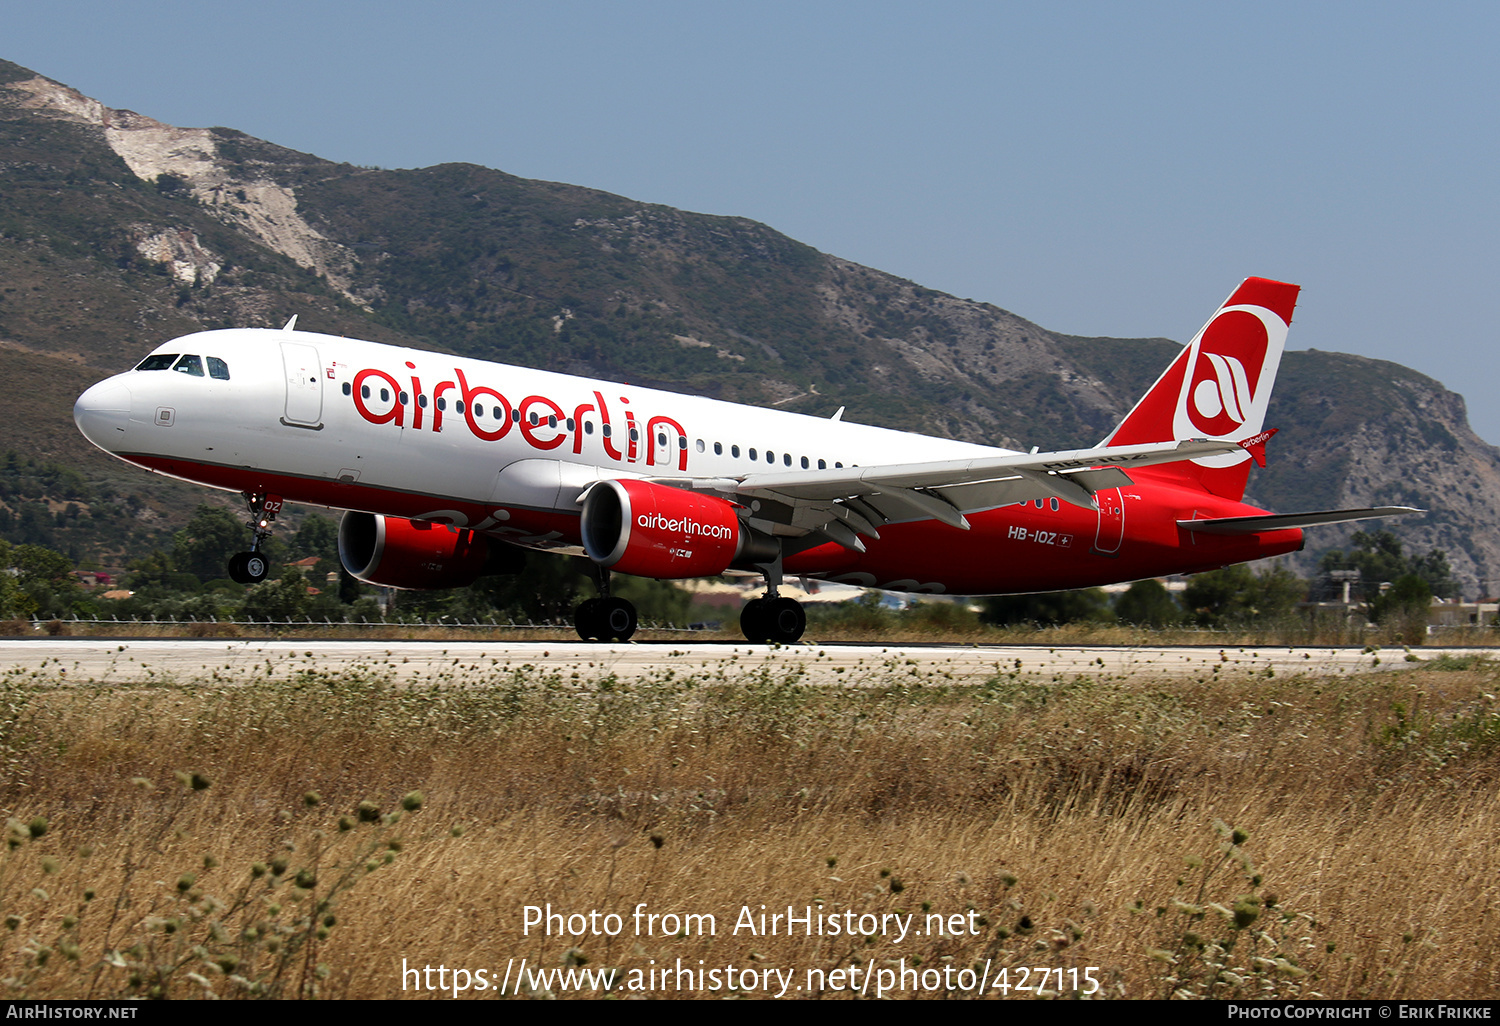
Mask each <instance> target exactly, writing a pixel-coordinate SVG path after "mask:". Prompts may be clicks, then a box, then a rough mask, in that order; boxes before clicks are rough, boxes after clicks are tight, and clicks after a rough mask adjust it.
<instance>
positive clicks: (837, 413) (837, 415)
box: [828, 406, 844, 420]
mask: <svg viewBox="0 0 1500 1026" xmlns="http://www.w3.org/2000/svg"><path fill="white" fill-rule="evenodd" d="M828 419H829V420H843V419H844V408H843V407H842V406H840V407H839V408H838V409H836V410H834V411H833V416H832V417H829V418H828Z"/></svg>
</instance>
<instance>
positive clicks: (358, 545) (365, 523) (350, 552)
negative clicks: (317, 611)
mask: <svg viewBox="0 0 1500 1026" xmlns="http://www.w3.org/2000/svg"><path fill="white" fill-rule="evenodd" d="M524 558H525V557H524V554H523V553H522V552H521V551H520V550H519V549H516V548H515V547H514V546H510V545H506V544H504V543H503V542H496V541H493V540H491V539H490V538H487V537H485V536H484V535H480V534H475V533H474V532H473V531H466V530H461V529H459V528H455V527H449V526H448V525H446V524H432V523H427V522H426V521H421V520H404V519H402V518H400V517H386V516H379V515H377V514H374V513H358V512H355V511H353V510H351V511H349V512H348V513H345V514H344V518H343V520H341V521H340V522H339V559H340V561H342V562H343V564H344V569H345V570H348V571H349V572H350V573H351V574H353V575H354V576H355V577H357V578H358V579H360V580H361V581H364V582H365V583H366V584H377V585H380V586H382V587H386V588H407V589H414V590H434V589H438V588H462V587H464V586H465V585H469V584H473V583H474V582H475V581H476V580H478V579H479V578H481V577H485V576H488V575H490V574H502V573H515V572H517V571H518V570H519V569H520V568H521V565H522V563H523V561H524Z"/></svg>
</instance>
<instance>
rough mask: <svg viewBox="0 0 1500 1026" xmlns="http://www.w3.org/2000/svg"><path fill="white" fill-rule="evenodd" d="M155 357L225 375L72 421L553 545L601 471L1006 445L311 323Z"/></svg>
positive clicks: (208, 471) (203, 478)
mask: <svg viewBox="0 0 1500 1026" xmlns="http://www.w3.org/2000/svg"><path fill="white" fill-rule="evenodd" d="M153 356H155V357H157V360H156V362H157V363H161V364H173V363H176V364H180V363H181V359H180V358H181V357H182V356H196V357H199V358H200V359H201V360H202V361H204V362H205V364H208V361H209V358H210V357H212V358H213V359H214V360H215V361H219V364H220V366H221V367H222V368H223V369H226V370H227V374H228V377H227V379H225V378H223V377H215V376H214V375H213V372H212V371H211V370H205V371H204V372H203V373H201V374H194V373H187V372H184V371H182V370H175V369H171V368H170V367H167V368H165V369H157V370H131V371H127V372H125V373H123V374H118V375H115V376H114V377H111V378H109V379H107V380H105V381H102V382H100V383H99V384H97V385H95V386H94V387H93V388H91V389H89V390H88V392H86V393H85V394H84V395H83V396H82V397H80V399H79V400H78V405H77V407H76V410H75V416H76V418H77V420H78V424H79V427H80V428H81V429H82V430H83V432H84V434H85V435H86V436H87V437H88V438H89V439H90V440H91V441H93V442H94V443H95V444H97V445H99V446H100V447H101V448H103V449H105V450H107V451H109V452H111V453H114V454H115V455H117V456H120V457H121V458H123V459H126V460H129V461H131V462H134V463H139V464H141V465H143V466H147V467H150V468H151V469H154V470H157V471H159V472H163V473H168V474H171V475H173V476H177V477H182V478H184V479H187V480H191V481H195V482H198V483H202V484H208V485H211V486H214V487H220V488H226V489H231V490H236V491H241V490H247V489H249V490H254V489H255V488H256V485H255V484H254V483H253V479H254V478H255V477H256V474H257V472H259V473H260V474H262V475H264V476H265V488H266V489H267V490H271V491H275V492H277V493H279V494H284V495H285V497H286V498H287V499H290V500H292V501H299V502H311V503H316V504H319V505H327V506H332V507H337V508H343V509H358V510H364V511H367V512H373V513H388V514H389V513H398V514H400V515H406V516H411V517H421V518H425V519H431V520H438V521H443V522H446V523H450V524H452V525H454V526H456V527H471V528H475V529H478V530H486V531H491V532H494V533H497V534H500V535H503V536H507V537H508V539H509V540H512V541H515V542H517V543H519V544H523V545H533V546H538V547H544V548H561V549H569V550H574V549H575V548H576V546H577V544H578V539H577V532H576V530H572V531H569V530H567V529H566V525H565V522H563V521H560V520H558V519H557V518H559V517H561V518H569V519H576V517H577V514H578V505H577V499H578V496H579V494H580V493H581V492H582V491H583V490H584V489H585V488H586V487H587V486H588V485H590V484H592V483H593V482H594V481H596V480H600V479H608V478H628V477H659V478H671V477H684V476H688V477H693V478H700V479H701V478H716V477H737V476H743V475H745V474H749V473H755V472H765V471H779V472H786V471H789V470H790V471H794V472H795V471H797V470H801V469H806V470H817V469H820V468H833V467H836V466H844V467H850V466H869V465H876V464H893V463H903V462H917V461H930V460H941V459H957V458H962V457H968V456H975V455H985V454H989V455H993V454H997V453H1004V452H1008V451H1009V450H1004V449H996V448H991V447H987V446H980V445H974V444H972V443H967V442H958V441H952V440H946V439H938V438H930V437H925V436H920V435H913V434H907V433H904V432H900V431H892V430H888V429H884V428H877V427H869V426H866V425H860V424H852V423H847V422H843V421H834V420H825V419H821V418H816V417H808V416H804V415H801V414H795V413H787V412H783V411H779V410H768V409H761V408H757V407H750V406H742V405H738V404H734V403H726V402H721V401H718V400H713V399H707V398H703V397H699V396H690V395H679V394H676V393H673V392H663V391H660V390H657V389H650V388H640V387H636V386H633V385H623V384H618V383H614V382H605V381H598V380H592V379H587V378H579V377H573V376H570V375H564V374H555V373H550V372H547V371H538V370H529V369H525V368H521V367H513V366H507V365H503V364H496V363H488V362H485V361H481V360H471V359H464V358H462V357H455V356H447V355H443V354H439V353H431V352H424V351H421V350H415V349H404V348H399V347H395V346H386V345H379V344H376V343H372V342H362V341H358V340H354V339H346V338H338V337H334V336H330V335H320V334H315V333H310V332H292V331H277V330H268V329H246V328H240V329H227V330H219V331H206V332H200V333H197V334H193V335H188V336H185V337H182V338H179V339H175V340H173V341H171V342H168V343H166V344H165V345H162V346H159V347H157V349H156V350H155V351H154V353H153ZM167 356H177V357H178V358H179V359H178V360H176V361H168V360H166V359H165V357H167ZM146 362H148V363H149V362H151V361H149V360H148V361H146ZM208 366H212V365H211V364H208ZM191 369H192V368H191V366H189V370H191ZM393 496H400V497H401V501H398V502H394V503H393V501H392V497H393ZM560 528H561V529H560Z"/></svg>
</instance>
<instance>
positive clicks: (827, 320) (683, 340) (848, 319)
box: [0, 61, 1500, 594]
mask: <svg viewBox="0 0 1500 1026" xmlns="http://www.w3.org/2000/svg"><path fill="white" fill-rule="evenodd" d="M1230 284H1232V283H1225V288H1226V289H1227V288H1228V287H1229V285H1230ZM1217 298H1218V297H1205V299H1204V306H1203V309H1202V311H1201V314H1202V315H1203V316H1207V314H1208V313H1209V312H1210V310H1211V309H1212V306H1211V304H1212V301H1213V300H1215V299H1217ZM292 314H297V315H298V317H299V322H298V323H299V324H300V325H301V326H303V327H306V328H309V329H312V330H318V331H324V332H328V333H332V334H348V335H358V336H360V337H364V338H369V339H372V340H374V341H379V342H391V343H397V344H406V345H414V346H419V347H423V348H429V349H439V350H443V351H449V352H454V353H459V354H463V355H467V356H475V357H481V358H485V359H492V360H500V361H505V362H511V363H518V364H524V365H528V366H536V367H545V368H548V369H553V370H559V371H564V372H570V373H580V374H587V375H595V376H601V377H614V378H623V379H627V380H630V381H633V382H636V383H639V384H650V385H655V386H658V387H664V388H670V389H674V390H678V391H690V392H696V393H702V394H708V395H713V396H717V397H720V398H725V399H731V400H735V401H740V402H750V403H760V404H768V405H769V404H775V405H778V406H781V407H782V408H786V409H795V410H798V411H800V412H804V413H810V414H831V413H832V412H833V411H834V410H835V409H836V408H837V407H839V406H847V407H848V408H849V413H848V414H847V416H848V417H849V418H850V419H855V420H861V421H864V422H868V423H876V424H884V425H888V426H894V427H901V428H905V429H907V430H914V431H922V432H927V433H932V434H940V435H949V436H953V437H959V438H965V439H970V440H973V441H981V442H989V443H995V444H1001V445H1008V446H1013V447H1029V446H1031V445H1040V446H1042V447H1043V448H1052V447H1067V446H1076V445H1084V444H1089V443H1092V442H1094V441H1097V440H1098V439H1099V438H1100V437H1102V436H1103V435H1104V434H1105V433H1106V432H1107V431H1108V430H1109V429H1110V428H1111V427H1112V426H1113V425H1114V423H1115V422H1116V421H1117V420H1118V419H1119V417H1120V416H1121V415H1122V414H1123V413H1124V412H1125V410H1127V409H1128V408H1129V407H1130V405H1131V404H1132V403H1133V402H1134V400H1135V399H1136V398H1137V397H1138V396H1139V395H1140V394H1141V393H1142V392H1143V391H1144V390H1145V388H1146V387H1147V386H1148V385H1149V384H1150V382H1151V381H1152V380H1153V379H1154V378H1155V376H1156V375H1157V374H1158V373H1159V372H1160V371H1161V369H1162V368H1163V367H1164V366H1165V365H1166V363H1167V362H1168V360H1169V358H1170V356H1171V353H1172V352H1173V351H1174V349H1175V347H1176V343H1173V342H1170V341H1167V340H1164V339H1154V340H1122V339H1082V338H1074V337H1069V336H1064V335H1059V334H1057V333H1054V332H1050V331H1048V330H1046V329H1045V328H1042V327H1039V326H1038V325H1036V324H1033V323H1031V322H1030V321H1027V320H1025V319H1024V318H1022V317H1019V316H1017V315H1015V314H1013V313H1010V312H1008V311H1006V310H1002V309H999V308H998V307H995V306H991V305H989V304H985V303H976V302H973V301H970V300H962V299H957V298H955V297H953V296H949V295H946V294H944V293H941V292H937V291H935V290H932V289H929V288H924V287H922V286H920V285H917V284H915V283H912V282H909V281H905V280H902V279H899V278H896V277H894V276H892V275H888V274H885V273H883V272H881V271H878V270H874V269H872V268H868V267H862V266H860V265H858V264H854V263H852V262H850V261H847V260H842V259H840V258H838V257H835V256H831V255H828V254H824V253H820V252H818V251H817V250H814V249H812V248H811V247H808V246H805V245H803V244H801V243H799V242H797V241H796V240H794V239H790V238H788V237H787V236H785V235H782V234H780V233H778V232H776V231H774V230H772V229H771V228H768V227H767V226H765V225H762V224H758V223H756V222H753V221H749V220H746V219H743V218H735V217H715V216H709V215H704V214H694V213H689V212H686V211H681V210H676V209H673V208H671V207H665V206H659V205H654V204H646V203H638V202H636V201H633V200H629V199H626V198H624V197H620V196H615V195H611V194H609V193H604V192H599V191H597V190H592V189H586V188H581V187H578V186H572V185H563V184H557V183H551V182H536V181H529V180H526V179H521V178H516V177H514V176H512V175H507V174H504V173H503V172H500V171H496V170H492V169H489V168H484V167H479V166H475V165H470V164H445V165H440V166H437V167H430V168H420V169H415V170H385V169H379V168H364V167H356V166H353V165H350V164H342V163H336V162H333V161H329V160H324V159H322V158H320V157H316V156H312V155H310V154H306V153H299V152H296V151H293V150H289V149H285V148H283V147H280V146H276V145H274V144H273V143H269V142H265V141H262V140H259V139H255V138H252V137H250V136H247V135H245V134H244V133H241V132H237V131H235V130H233V129H228V128H206V129H187V128H177V127H174V126H171V125H166V124H163V123H161V122H158V121H155V120H153V119H151V118H149V117H145V116H143V115H140V114H137V113H134V112H131V111H123V110H113V109H110V108H108V107H105V106H104V105H103V104H102V103H100V102H98V101H96V100H92V99H90V98H88V97H85V96H83V95H82V94H80V93H78V92H77V91H75V90H73V89H70V88H68V87H67V86H64V85H61V84H59V83H57V82H54V81H52V80H50V79H47V78H44V77H42V76H39V75H37V74H35V73H34V72H31V71H28V70H27V69H25V68H21V67H19V66H18V65H14V64H9V63H6V62H3V61H0V369H3V371H4V372H5V374H6V378H7V380H8V381H11V382H12V383H13V385H12V387H13V389H16V388H20V389H24V390H25V402H26V403H27V406H28V409H29V410H30V411H31V412H30V413H29V414H28V415H27V416H25V417H22V418H18V420H17V422H14V423H13V425H12V430H11V436H10V437H11V440H10V441H9V443H8V445H10V446H11V447H13V448H16V449H19V450H21V451H22V452H24V453H26V454H27V455H31V456H40V457H45V458H47V459H53V460H57V461H60V462H63V463H67V464H70V465H76V466H78V467H79V468H80V469H81V470H82V471H83V473H84V476H85V477H86V478H88V479H90V480H106V479H107V480H108V482H110V485H109V487H111V488H113V489H115V491H113V492H111V493H110V494H112V495H113V494H116V493H117V492H118V490H119V489H122V488H123V489H128V490H130V491H131V493H132V494H133V495H134V496H135V498H136V499H137V505H138V506H140V507H141V508H143V509H147V510H148V511H150V510H153V509H154V510H155V511H156V513H157V514H159V515H160V516H161V517H163V518H165V519H166V520H167V521H171V519H172V511H171V509H170V508H168V504H163V503H162V502H161V501H160V499H159V496H160V495H162V494H168V493H159V492H158V491H157V488H156V484H157V483H156V482H155V481H151V480H146V479H140V478H139V476H137V479H136V480H133V481H132V480H130V479H129V478H128V468H123V467H122V468H121V469H120V470H114V469H112V468H111V467H109V466H108V463H109V462H110V461H108V460H107V458H105V457H102V456H101V455H99V454H97V453H95V452H93V451H92V450H91V449H90V448H89V447H88V446H87V443H85V442H83V440H82V439H81V438H80V437H78V436H77V435H76V433H75V432H73V430H72V426H71V422H70V418H69V412H68V411H69V408H70V405H71V400H72V398H73V396H74V395H76V394H77V392H78V391H79V390H80V389H81V388H82V387H83V386H84V385H86V384H87V383H88V382H89V381H91V380H93V379H96V378H98V377H100V376H102V375H103V374H105V373H112V372H115V371H118V370H120V369H121V368H123V367H126V366H128V365H130V364H131V363H133V362H134V361H136V360H137V359H138V358H139V357H140V355H141V354H142V353H144V352H146V351H147V350H148V349H150V348H152V347H153V346H155V345H157V344H158V343H159V342H161V341H162V340H164V339H167V338H170V337H172V336H174V335H177V334H183V333H186V332H190V331H196V330H201V329H203V328H211V327H228V326H239V325H274V324H279V323H281V322H283V321H285V320H286V319H287V318H288V317H289V316H290V315H292ZM1294 330H1295V329H1294ZM1269 423H1270V424H1271V425H1272V426H1278V427H1281V428H1283V432H1282V434H1281V435H1279V436H1278V437H1277V438H1276V439H1275V441H1273V443H1272V445H1271V464H1270V467H1269V468H1268V469H1267V470H1265V471H1258V472H1257V473H1256V474H1255V475H1254V476H1252V479H1251V495H1250V498H1251V499H1252V501H1257V502H1260V503H1262V504H1264V505H1267V506H1269V507H1270V508H1273V509H1278V510H1298V509H1312V508H1327V507H1332V506H1338V505H1373V504H1379V503H1392V502H1400V503H1408V504H1412V505H1418V506H1424V507H1427V508H1430V509H1432V510H1433V511H1434V512H1432V513H1429V514H1427V515H1426V516H1424V517H1421V518H1416V517H1413V518H1408V520H1407V521H1406V522H1404V523H1400V524H1396V525H1393V529H1394V530H1396V531H1397V533H1398V534H1399V535H1400V537H1401V538H1402V539H1403V541H1404V542H1405V543H1406V544H1407V545H1408V546H1409V547H1411V548H1413V549H1417V550H1426V549H1428V548H1434V547H1436V548H1442V549H1445V550H1447V551H1448V552H1449V554H1450V558H1451V560H1452V562H1453V565H1454V567H1455V570H1456V571H1457V573H1458V574H1459V575H1460V577H1461V578H1462V579H1463V580H1464V582H1465V590H1466V591H1467V592H1469V593H1471V594H1472V593H1476V592H1479V591H1484V590H1488V583H1487V582H1488V580H1489V579H1490V578H1491V577H1500V513H1497V512H1495V511H1496V510H1497V509H1500V501H1497V500H1500V450H1496V449H1495V448H1494V447H1492V446H1489V445H1487V444H1485V443H1484V442H1483V441H1482V440H1480V439H1479V438H1478V437H1477V436H1475V435H1474V433H1473V432H1472V431H1471V430H1470V429H1469V427H1468V425H1467V420H1466V415H1465V411H1464V406H1463V400H1462V399H1461V398H1460V397H1459V396H1457V395H1455V394H1454V393H1451V392H1448V391H1446V390H1445V389H1444V388H1443V387H1442V386H1441V385H1439V384H1438V383H1437V382H1435V381H1432V380H1431V379H1429V378H1426V377H1423V376H1422V375H1419V374H1416V373H1415V372H1413V371H1410V370H1407V369H1406V368H1403V367H1400V366H1398V365H1396V364H1391V363H1385V362H1381V361H1375V360H1366V359H1363V358H1360V357H1354V356H1345V355H1340V354H1333V353H1319V352H1292V353H1288V354H1287V355H1286V358H1285V359H1284V361H1283V364H1282V371H1281V378H1280V382H1279V384H1278V389H1277V393H1276V395H1275V398H1274V399H1273V400H1272V405H1271V412H1270V416H1269ZM115 466H118V464H116V465H115ZM142 493H151V495H150V496H143V494H142ZM170 494H171V496H172V497H173V498H172V500H171V504H179V505H180V504H182V503H186V502H190V501H191V500H190V499H188V498H185V496H187V495H190V494H191V492H181V491H179V492H170ZM51 498H52V500H53V501H56V500H58V499H60V498H62V497H57V496H54V497H51ZM153 502H155V505H153ZM88 512H90V513H91V511H88ZM1348 531H1349V529H1345V530H1343V531H1339V530H1328V531H1324V532H1320V533H1318V534H1316V535H1315V536H1314V538H1313V546H1314V547H1316V548H1318V549H1321V548H1326V547H1330V546H1333V545H1337V544H1339V543H1340V542H1341V540H1342V539H1343V538H1345V537H1347V534H1348ZM1312 556H1313V553H1312V552H1309V553H1306V554H1304V555H1303V557H1302V562H1301V563H1300V564H1299V568H1300V569H1302V570H1304V571H1305V570H1306V569H1307V568H1308V567H1309V566H1310V565H1311V561H1312ZM1481 582H1484V583H1481Z"/></svg>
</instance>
